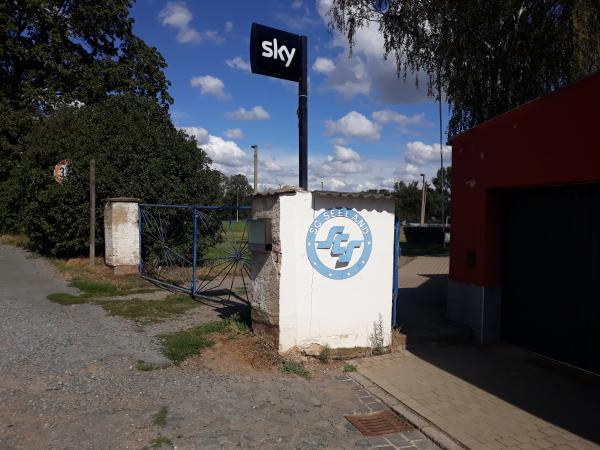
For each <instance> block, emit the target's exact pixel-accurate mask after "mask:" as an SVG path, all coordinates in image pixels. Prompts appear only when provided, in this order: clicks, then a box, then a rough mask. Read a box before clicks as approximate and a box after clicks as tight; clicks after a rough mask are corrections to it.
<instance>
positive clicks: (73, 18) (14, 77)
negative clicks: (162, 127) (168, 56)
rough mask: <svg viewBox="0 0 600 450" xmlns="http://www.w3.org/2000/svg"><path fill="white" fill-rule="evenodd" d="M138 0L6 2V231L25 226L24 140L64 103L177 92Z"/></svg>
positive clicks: (2, 13) (0, 28) (2, 37)
mask: <svg viewBox="0 0 600 450" xmlns="http://www.w3.org/2000/svg"><path fill="white" fill-rule="evenodd" d="M131 4H132V2H131V0H104V1H101V2H98V1H92V0H5V1H3V2H0V232H2V231H6V230H10V229H14V228H15V227H17V226H18V223H19V218H18V215H17V212H18V210H19V209H20V206H21V204H22V203H21V201H20V199H21V198H23V197H24V194H25V193H24V192H23V190H22V188H21V183H20V181H19V177H20V176H21V170H22V168H21V164H22V161H21V159H22V156H23V152H24V148H23V142H24V140H25V136H26V135H27V134H28V133H29V131H30V130H31V128H32V126H34V125H35V124H36V123H38V122H40V121H41V120H43V118H44V117H46V116H47V115H49V114H51V113H53V112H54V111H56V110H57V109H58V108H60V107H61V106H63V105H70V104H79V105H80V104H85V105H92V104H95V103H97V102H99V101H102V100H103V99H105V98H107V97H109V96H114V95H119V94H127V93H128V94H135V95H137V96H143V97H147V98H152V99H155V100H156V101H157V102H158V103H159V104H160V105H162V106H163V107H165V108H168V105H169V104H170V103H171V102H172V99H171V97H170V95H169V93H168V87H169V82H168V81H167V79H166V77H165V75H164V72H163V70H164V68H165V67H166V62H165V60H164V58H163V57H162V56H161V54H160V53H159V52H158V50H157V49H156V48H153V47H149V46H148V45H146V44H145V43H144V41H142V40H141V39H140V38H138V37H137V36H135V35H134V34H133V31H132V26H133V19H132V18H131V17H129V10H130V7H131Z"/></svg>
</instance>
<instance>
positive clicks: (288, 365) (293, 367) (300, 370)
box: [281, 360, 311, 380]
mask: <svg viewBox="0 0 600 450" xmlns="http://www.w3.org/2000/svg"><path fill="white" fill-rule="evenodd" d="M281 370H282V371H283V372H284V373H293V374H295V375H298V376H299V377H302V378H306V379H307V380H310V378H311V374H310V372H309V371H308V369H307V368H306V367H304V364H302V363H301V362H296V361H289V360H283V361H282V363H281Z"/></svg>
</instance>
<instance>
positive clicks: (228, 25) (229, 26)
mask: <svg viewBox="0 0 600 450" xmlns="http://www.w3.org/2000/svg"><path fill="white" fill-rule="evenodd" d="M231 30H233V22H232V21H231V20H228V21H227V22H225V33H229V32H230V31H231Z"/></svg>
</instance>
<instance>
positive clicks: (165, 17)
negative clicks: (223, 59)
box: [158, 2, 233, 44]
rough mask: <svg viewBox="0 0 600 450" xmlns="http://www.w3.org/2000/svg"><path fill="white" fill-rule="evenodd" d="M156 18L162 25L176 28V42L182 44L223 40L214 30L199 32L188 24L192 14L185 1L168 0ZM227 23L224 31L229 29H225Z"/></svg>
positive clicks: (218, 42) (219, 41)
mask: <svg viewBox="0 0 600 450" xmlns="http://www.w3.org/2000/svg"><path fill="white" fill-rule="evenodd" d="M158 18H159V19H160V23H161V24H162V26H167V27H172V28H175V29H176V30H177V36H176V38H177V42H180V43H182V44H189V43H195V44H199V43H200V42H202V41H203V40H207V41H212V42H215V43H217V44H220V43H221V42H223V41H224V40H225V39H224V38H223V37H222V36H221V35H220V34H219V32H218V31H216V30H206V31H202V32H199V31H198V30H196V29H195V28H194V27H192V26H190V22H191V21H192V19H193V18H194V16H193V15H192V12H191V11H190V10H189V8H188V7H187V6H186V4H185V2H168V3H167V5H166V6H165V7H164V8H163V9H162V10H161V11H160V13H159V14H158ZM228 23H231V22H227V23H226V24H225V31H229V30H227V24H228ZM231 26H232V27H233V23H231Z"/></svg>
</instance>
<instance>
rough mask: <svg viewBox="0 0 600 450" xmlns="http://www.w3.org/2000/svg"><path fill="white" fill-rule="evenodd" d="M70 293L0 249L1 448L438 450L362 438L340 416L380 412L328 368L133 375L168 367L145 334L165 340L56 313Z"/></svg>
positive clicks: (42, 265)
mask: <svg viewBox="0 0 600 450" xmlns="http://www.w3.org/2000/svg"><path fill="white" fill-rule="evenodd" d="M69 291H71V292H72V290H71V289H70V288H68V287H67V286H66V285H65V283H64V282H63V281H61V279H60V278H59V277H58V276H57V274H56V273H54V272H53V270H52V268H51V267H50V266H49V265H48V264H47V263H46V262H45V261H44V260H42V259H36V258H33V257H31V255H28V254H27V253H25V252H23V251H21V250H18V249H15V248H12V247H7V246H0V448H1V449H3V450H4V449H114V448H144V447H147V446H148V447H149V446H151V445H152V443H155V444H156V446H160V445H161V442H164V443H163V444H162V447H161V448H171V447H173V446H175V447H177V448H180V449H223V448H256V449H295V448H307V449H308V448H348V449H350V448H377V447H380V448H385V449H390V448H400V447H406V448H434V446H433V444H432V443H431V442H430V441H428V440H427V439H425V438H424V436H423V435H421V434H420V433H418V432H410V433H405V434H399V435H396V436H389V437H387V438H385V439H382V438H377V439H366V438H364V437H362V435H361V434H360V433H359V432H358V431H356V430H355V429H354V428H353V427H352V426H351V425H350V424H349V423H348V422H347V421H346V419H344V415H345V414H351V413H354V412H368V411H372V410H377V409H380V408H384V406H383V405H382V404H381V403H380V402H378V401H377V400H376V399H375V398H373V397H371V396H370V395H369V393H368V392H367V391H364V390H363V389H362V388H361V386H360V385H358V384H357V383H356V382H354V381H353V380H351V379H349V378H348V377H346V376H344V375H342V374H341V372H340V371H339V370H334V369H327V368H324V369H322V370H319V371H317V373H316V374H315V376H314V378H313V379H312V380H310V381H307V380H304V379H302V378H298V377H294V376H283V375H281V374H278V373H265V374H261V373H250V372H249V373H244V372H239V373H231V372H229V373H226V372H221V371H217V370H211V369H209V368H208V367H203V366H202V364H201V363H198V361H190V362H185V363H184V364H182V365H181V366H179V367H177V366H171V367H167V368H165V369H160V370H154V371H151V372H141V371H138V370H137V369H136V368H135V362H136V361H137V360H140V359H142V360H145V361H148V362H161V361H163V358H162V356H161V355H160V354H159V353H158V352H157V350H156V346H155V344H154V343H153V341H152V339H151V336H149V334H148V333H149V332H152V333H154V332H160V331H161V330H160V329H158V328H156V327H150V328H149V330H150V331H148V330H146V332H140V330H139V327H136V326H135V325H133V324H132V323H131V322H129V321H127V320H124V319H121V318H118V317H112V316H108V315H107V314H106V313H105V311H104V310H103V309H102V308H100V307H99V306H96V305H93V304H82V305H72V306H62V305H58V304H54V303H51V302H49V301H48V300H47V299H46V296H47V295H48V294H49V293H53V292H69ZM202 308H205V310H203V311H205V317H208V318H214V317H215V312H214V310H213V309H212V308H210V307H208V306H206V307H205V306H203V307H202ZM198 314H200V313H195V317H198V319H200V318H199V316H198ZM188 322H189V320H188V319H187V318H184V320H182V324H183V325H185V326H187V325H189V323H188ZM167 325H168V326H169V327H171V328H172V327H174V326H176V324H173V323H170V324H167ZM162 329H164V327H163V328H162ZM198 359H201V357H199V358H198ZM162 407H166V408H167V410H168V415H167V418H166V424H165V425H164V426H160V425H155V424H153V419H152V416H153V415H154V414H156V413H157V411H159V409H160V408H162ZM161 437H162V438H161ZM157 438H161V439H160V440H158V441H156V439H157ZM153 440H154V441H153ZM167 441H170V442H172V444H168V443H167Z"/></svg>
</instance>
